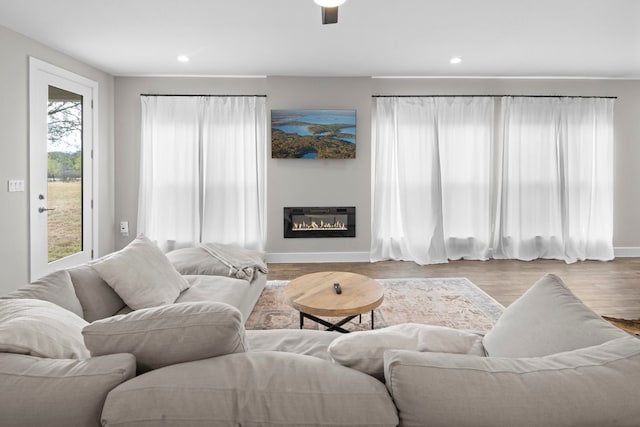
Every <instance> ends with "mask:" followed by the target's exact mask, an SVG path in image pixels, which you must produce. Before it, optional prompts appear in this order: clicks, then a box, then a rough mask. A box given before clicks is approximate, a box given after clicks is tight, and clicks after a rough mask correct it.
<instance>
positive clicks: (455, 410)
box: [0, 242, 640, 427]
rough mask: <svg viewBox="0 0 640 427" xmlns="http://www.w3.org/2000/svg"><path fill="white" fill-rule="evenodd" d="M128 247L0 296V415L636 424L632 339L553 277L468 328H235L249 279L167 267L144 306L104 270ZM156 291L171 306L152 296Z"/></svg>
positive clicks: (248, 296) (151, 421)
mask: <svg viewBox="0 0 640 427" xmlns="http://www.w3.org/2000/svg"><path fill="white" fill-rule="evenodd" d="M142 246H143V247H144V246H148V242H143V244H142ZM146 249H149V248H145V250H146ZM130 252H131V251H126V250H124V252H121V253H118V254H117V255H116V256H115V258H114V259H112V260H111V261H110V262H109V263H107V265H106V266H105V265H102V266H100V265H98V266H96V264H93V265H83V266H79V267H76V268H72V269H69V270H66V271H59V272H56V273H52V274H51V275H49V276H46V277H45V278H43V279H41V280H39V281H37V282H34V283H32V284H29V285H27V286H24V287H22V288H20V289H18V290H17V291H15V292H12V293H11V294H9V295H6V296H4V297H3V299H0V425H2V426H29V427H32V426H49V427H51V426H54V427H55V426H99V425H103V426H137V427H140V426H181V427H182V426H205V425H206V426H243V427H246V426H395V425H401V426H637V425H639V424H640V421H639V420H640V406H639V405H638V404H637V401H638V397H639V396H640V394H639V393H640V392H639V391H638V386H637V385H638V384H640V340H638V339H637V338H636V337H634V336H631V335H628V334H627V333H625V332H623V331H621V330H619V329H617V328H615V327H613V326H611V325H610V324H609V323H608V322H606V321H604V320H602V319H601V318H599V317H598V316H597V315H596V314H595V313H593V312H592V311H591V310H589V309H588V308H587V307H586V306H584V305H583V304H582V303H581V302H580V300H579V299H578V298H576V297H575V296H574V295H573V294H572V293H571V291H570V290H569V289H568V288H567V287H566V286H564V284H563V283H562V281H561V280H560V279H559V278H558V277H556V276H552V275H547V276H545V277H543V278H542V279H540V280H539V281H538V282H537V283H536V284H534V285H533V286H532V288H531V289H530V290H529V291H527V292H526V293H525V294H524V295H523V296H522V297H521V298H519V299H518V300H517V301H516V302H514V303H513V304H512V305H511V306H509V307H508V308H507V309H506V310H505V312H504V314H503V316H502V317H501V318H500V319H499V321H498V322H497V324H496V325H495V327H494V328H493V329H492V330H491V331H490V332H488V333H487V334H486V335H484V336H483V335H480V334H477V333H474V332H469V331H457V330H452V329H448V328H442V327H435V326H430V325H417V324H405V325H396V326H392V327H388V328H385V329H381V330H375V331H366V332H358V333H352V334H344V335H342V334H339V333H335V332H320V331H309V330H265V331H245V329H244V326H243V324H244V319H246V317H247V315H248V312H250V310H251V308H252V307H253V304H255V300H256V298H257V295H259V293H260V292H259V291H261V290H262V287H263V286H264V281H265V277H264V274H263V273H259V274H256V275H255V277H253V280H252V281H248V280H244V279H237V278H229V277H223V276H211V275H196V276H184V275H180V274H178V273H177V270H175V267H173V266H171V268H173V269H174V271H168V270H166V271H164V272H163V273H162V274H163V275H166V274H168V275H169V276H171V277H172V278H173V279H175V280H176V282H175V283H174V285H175V286H174V288H171V287H170V286H169V287H167V288H166V289H164V290H162V291H158V292H154V291H153V289H155V288H154V286H156V285H157V283H156V284H155V285H154V283H150V286H151V288H149V289H151V290H148V289H147V291H145V292H147V293H149V292H151V293H153V294H154V295H152V296H151V297H152V298H151V299H156V301H147V298H149V297H150V296H149V295H144V296H142V297H141V296H140V295H133V294H131V293H129V291H131V289H129V290H128V291H127V290H124V289H123V288H122V286H125V287H126V283H117V282H118V280H119V279H118V278H116V277H112V276H111V274H115V275H116V276H117V275H118V274H120V275H122V276H125V280H126V277H127V276H128V274H125V273H126V272H127V268H128V267H127V266H126V265H125V264H126V263H125V264H122V261H123V260H122V259H118V257H119V256H121V255H122V256H125V257H130V256H133V255H136V254H135V253H134V254H131V253H130ZM134 252H135V251H134ZM142 252H144V251H142ZM145 256H147V255H145ZM154 256H157V253H156V254H155V255H154ZM133 258H135V256H133ZM170 258H171V257H170ZM127 259H128V258H127ZM182 261H184V259H182ZM140 262H141V261H140V259H138V260H136V262H135V263H134V264H135V265H136V266H137V267H138V268H139V267H140ZM158 262H160V263H161V264H162V265H156V266H155V268H156V269H158V270H161V271H162V270H163V269H165V268H168V267H167V263H166V262H163V261H161V258H158ZM198 262H201V261H198ZM98 264H99V263H98ZM109 264H112V265H109ZM177 264H180V263H175V264H174V265H177ZM187 264H188V263H187ZM169 265H170V264H169ZM178 267H179V269H183V268H184V267H185V266H184V265H179V266H178ZM174 272H176V274H177V275H173V273H174ZM129 275H130V274H129ZM120 279H122V277H121V278H120ZM148 279H149V277H146V278H145V277H136V281H140V280H148ZM156 279H157V278H156ZM151 282H153V280H152V281H151ZM141 287H143V288H144V286H141ZM182 287H185V289H182ZM253 287H255V288H253ZM134 288H136V289H137V286H134ZM116 291H119V292H116ZM176 292H177V294H176ZM174 295H177V296H174ZM240 295H241V297H240ZM123 296H124V299H123V298H122V297H123ZM163 298H164V299H167V298H168V299H169V300H171V299H172V298H173V301H170V302H168V303H166V302H165V303H159V304H157V303H158V301H161V300H162V299H163ZM125 299H127V300H130V301H131V303H129V301H127V303H125ZM132 304H133V305H135V306H137V305H138V304H142V305H145V304H152V305H150V306H148V307H138V308H135V309H133V307H131V305H132Z"/></svg>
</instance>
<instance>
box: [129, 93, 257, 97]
mask: <svg viewBox="0 0 640 427" xmlns="http://www.w3.org/2000/svg"><path fill="white" fill-rule="evenodd" d="M140 96H210V97H227V98H228V97H243V96H255V97H256V98H266V97H267V95H210V94H205V95H203V94H198V93H192V94H186V93H185V94H170V93H141V94H140Z"/></svg>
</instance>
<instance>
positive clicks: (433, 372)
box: [385, 336, 640, 427]
mask: <svg viewBox="0 0 640 427" xmlns="http://www.w3.org/2000/svg"><path fill="white" fill-rule="evenodd" d="M385 378H386V384H387V387H388V388H389V390H390V392H391V395H392V396H393V400H394V402H395V403H396V406H397V407H398V412H399V415H400V421H401V425H402V426H405V427H412V426H416V427H417V426H424V425H426V424H427V421H428V425H429V426H433V427H439V426H441V427H445V426H446V427H450V426H456V427H466V426H495V427H501V426H505V427H507V426H509V427H510V426H518V427H528V426H532V427H533V426H548V427H556V426H558V427H559V426H567V427H568V426H613V425H615V426H637V425H638V420H640V405H638V402H637V399H636V398H635V396H637V395H638V384H640V340H638V339H636V338H634V337H631V336H626V337H623V338H618V339H615V340H611V341H608V342H606V343H604V344H601V345H598V346H594V347H587V348H583V349H579V350H574V351H571V352H565V353H558V354H554V355H551V356H545V357H539V358H494V357H478V356H469V355H460V354H445V353H418V352H411V351H406V350H398V351H396V350H390V351H388V352H386V353H385Z"/></svg>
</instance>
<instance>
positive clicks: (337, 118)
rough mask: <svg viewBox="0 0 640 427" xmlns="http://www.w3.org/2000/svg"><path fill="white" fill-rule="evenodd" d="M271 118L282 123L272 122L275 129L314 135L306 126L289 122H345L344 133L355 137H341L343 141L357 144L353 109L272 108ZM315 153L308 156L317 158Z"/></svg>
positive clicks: (307, 156) (301, 134)
mask: <svg viewBox="0 0 640 427" xmlns="http://www.w3.org/2000/svg"><path fill="white" fill-rule="evenodd" d="M271 119H272V121H273V122H277V123H281V124H277V125H275V124H272V126H271V127H272V128H273V129H278V130H281V131H283V132H284V133H289V134H291V133H295V134H298V135H300V136H308V135H312V134H311V133H310V132H309V130H308V129H307V127H306V126H303V125H290V124H286V123H287V122H300V123H309V124H335V123H344V124H348V125H352V126H348V127H345V128H342V129H340V131H341V132H342V133H348V134H351V135H353V136H354V137H353V138H340V139H341V140H343V141H346V142H349V143H351V144H355V142H356V139H355V135H356V127H355V124H356V114H355V111H353V110H344V111H340V110H339V111H336V110H272V112H271ZM315 156H316V154H315V153H309V154H307V155H306V156H305V157H306V158H315Z"/></svg>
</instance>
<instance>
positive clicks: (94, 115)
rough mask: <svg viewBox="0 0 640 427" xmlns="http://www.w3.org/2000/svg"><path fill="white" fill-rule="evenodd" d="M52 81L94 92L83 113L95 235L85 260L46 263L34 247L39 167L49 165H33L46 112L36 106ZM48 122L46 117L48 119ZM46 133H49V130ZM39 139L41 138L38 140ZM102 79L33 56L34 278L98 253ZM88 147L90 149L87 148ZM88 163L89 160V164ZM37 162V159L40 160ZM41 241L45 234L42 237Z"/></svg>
mask: <svg viewBox="0 0 640 427" xmlns="http://www.w3.org/2000/svg"><path fill="white" fill-rule="evenodd" d="M51 80H58V81H60V80H65V81H68V82H70V83H72V84H75V85H81V86H84V87H86V88H87V89H88V90H89V91H90V93H91V99H90V100H88V101H89V102H87V103H86V104H84V102H83V104H84V107H83V115H85V117H86V114H87V112H89V113H88V114H90V119H91V130H90V132H91V133H90V139H91V141H89V143H88V144H86V143H85V141H84V139H83V151H82V155H83V176H86V175H85V173H87V175H88V176H90V178H91V186H90V188H89V192H90V195H91V197H89V200H85V199H84V187H83V202H82V203H83V212H84V209H90V216H91V222H92V226H91V228H90V233H91V236H90V238H89V239H88V240H84V239H83V251H82V253H83V254H84V256H83V257H82V260H81V261H79V260H78V257H74V256H73V255H72V256H69V257H66V258H62V259H60V260H57V261H54V262H53V263H48V262H47V264H46V265H45V266H43V265H42V264H41V263H40V262H39V261H38V257H41V256H42V254H41V253H37V252H36V251H35V250H34V247H35V246H34V245H36V244H37V242H38V236H36V235H35V233H34V231H33V230H34V229H33V227H35V225H36V223H37V222H38V219H39V217H38V215H42V214H40V213H38V212H37V209H38V207H39V206H40V205H41V203H42V202H41V201H39V200H38V198H37V195H38V191H37V190H36V189H37V188H38V187H37V185H38V183H37V182H36V177H38V173H37V169H38V168H42V167H46V165H42V164H33V162H34V159H36V158H38V157H37V156H38V155H39V154H41V152H40V151H39V149H40V150H41V149H42V145H41V143H42V141H41V139H40V138H42V128H41V126H42V124H43V118H42V111H41V110H40V109H38V108H36V106H38V105H39V103H41V102H42V100H41V99H40V97H41V96H42V93H43V92H42V91H43V89H42V87H41V86H40V85H42V83H43V82H44V81H46V82H47V83H46V85H47V88H48V86H49V85H54V86H55V82H52V81H51ZM44 123H46V116H45V122H44ZM45 135H46V133H45ZM36 139H40V140H39V141H36ZM98 146H99V144H98V82H96V81H94V80H91V79H89V78H86V77H83V76H81V75H78V74H76V73H73V72H71V71H68V70H65V69H63V68H60V67H57V66H55V65H52V64H49V63H47V62H45V61H42V60H40V59H37V58H35V57H32V56H30V57H29V203H28V205H29V219H30V226H29V254H30V256H29V261H30V263H29V277H30V281H33V280H35V279H37V278H39V277H41V276H43V275H45V274H47V273H49V272H51V271H54V270H59V269H62V268H68V267H71V266H73V265H76V264H78V263H81V262H83V261H86V260H91V259H93V258H94V254H95V253H96V248H97V247H98V230H99V225H98V211H99V210H98V194H99V193H98V176H99V175H98V168H97V164H98V161H97V160H98V157H97V156H98V150H97V148H98ZM87 149H88V152H85V150H87ZM85 162H86V163H85ZM36 163H37V162H36ZM40 240H41V237H40ZM86 242H88V243H89V246H90V247H88V248H85V247H84V246H86V245H85V243H86Z"/></svg>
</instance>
